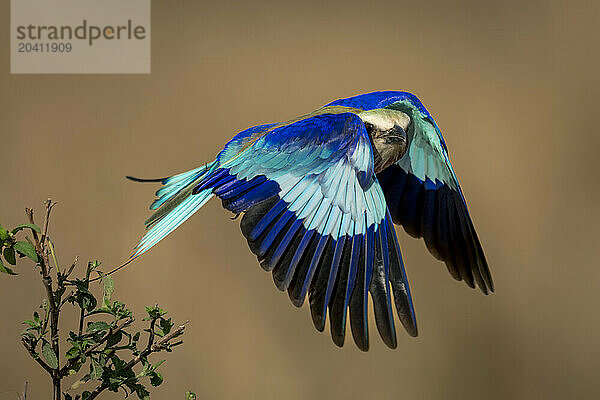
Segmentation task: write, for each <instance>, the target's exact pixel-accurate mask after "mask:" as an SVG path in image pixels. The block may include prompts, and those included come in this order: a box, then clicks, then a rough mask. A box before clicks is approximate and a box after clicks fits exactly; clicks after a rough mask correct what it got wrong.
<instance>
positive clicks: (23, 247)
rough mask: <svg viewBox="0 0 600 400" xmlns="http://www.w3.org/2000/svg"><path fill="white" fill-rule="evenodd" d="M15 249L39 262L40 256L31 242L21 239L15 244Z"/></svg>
mask: <svg viewBox="0 0 600 400" xmlns="http://www.w3.org/2000/svg"><path fill="white" fill-rule="evenodd" d="M13 247H14V249H15V250H16V251H17V253H19V254H21V255H24V256H26V257H29V258H30V259H32V260H33V261H35V262H38V261H39V260H38V256H37V254H36V253H35V247H33V245H32V244H31V243H29V242H24V241H20V242H17V243H15V244H14V246H13Z"/></svg>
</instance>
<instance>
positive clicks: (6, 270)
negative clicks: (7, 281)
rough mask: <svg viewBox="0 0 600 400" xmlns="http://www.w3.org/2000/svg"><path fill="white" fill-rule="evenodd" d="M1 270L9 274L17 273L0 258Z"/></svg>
mask: <svg viewBox="0 0 600 400" xmlns="http://www.w3.org/2000/svg"><path fill="white" fill-rule="evenodd" d="M0 272H4V273H5V274H8V275H17V274H16V273H15V272H14V271H13V270H12V269H10V268H8V267H6V266H4V264H2V260H0Z"/></svg>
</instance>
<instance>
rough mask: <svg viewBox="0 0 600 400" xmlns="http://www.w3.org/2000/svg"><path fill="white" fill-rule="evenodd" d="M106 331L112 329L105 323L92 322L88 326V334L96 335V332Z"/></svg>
mask: <svg viewBox="0 0 600 400" xmlns="http://www.w3.org/2000/svg"><path fill="white" fill-rule="evenodd" d="M106 329H110V325H108V324H107V323H106V322H104V321H96V322H92V323H91V324H89V325H88V327H87V332H88V333H96V332H99V331H103V330H106Z"/></svg>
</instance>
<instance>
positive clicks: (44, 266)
mask: <svg viewBox="0 0 600 400" xmlns="http://www.w3.org/2000/svg"><path fill="white" fill-rule="evenodd" d="M45 204H46V216H45V219H44V229H43V231H42V232H43V233H42V238H41V239H40V237H39V236H38V234H37V232H36V231H35V230H32V234H33V239H34V241H35V244H34V246H35V251H36V253H37V256H38V264H39V265H40V270H41V274H42V282H43V284H44V288H45V289H46V296H47V297H48V307H49V308H50V340H51V343H52V351H54V354H55V355H56V359H57V364H58V365H59V366H60V358H59V357H60V347H59V342H58V317H59V308H58V304H57V303H59V302H60V299H55V298H54V293H53V287H52V277H51V276H50V268H49V263H48V256H47V254H46V238H47V237H48V224H49V223H50V212H51V211H52V207H53V206H54V204H55V203H52V200H50V199H48V200H46V203H45ZM25 213H26V214H27V217H28V218H29V223H31V224H35V220H34V216H33V209H31V208H26V209H25ZM38 359H39V358H38ZM40 361H41V360H40ZM38 363H39V364H40V365H42V364H41V363H40V362H39V361H38ZM44 364H45V363H44ZM42 367H43V365H42ZM49 368H50V367H49ZM44 369H46V368H44ZM46 371H48V370H47V369H46ZM48 373H49V374H50V375H51V376H52V384H53V387H54V391H53V399H54V400H60V398H61V390H60V383H61V377H60V370H59V369H58V368H50V371H48Z"/></svg>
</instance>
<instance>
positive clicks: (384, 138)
mask: <svg viewBox="0 0 600 400" xmlns="http://www.w3.org/2000/svg"><path fill="white" fill-rule="evenodd" d="M358 116H359V117H360V118H361V119H362V121H363V122H364V124H365V128H366V129H367V132H368V134H369V137H370V138H371V141H372V144H373V155H374V159H375V172H376V173H378V172H380V171H382V170H384V169H385V168H387V167H389V166H390V165H392V164H393V163H395V162H396V161H398V160H399V159H400V158H402V156H403V155H404V153H406V149H407V143H408V138H407V135H406V131H407V130H408V127H409V125H410V123H411V120H410V117H409V116H408V114H406V113H404V112H402V111H399V110H393V109H386V108H376V109H373V110H366V111H362V112H360V113H358Z"/></svg>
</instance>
